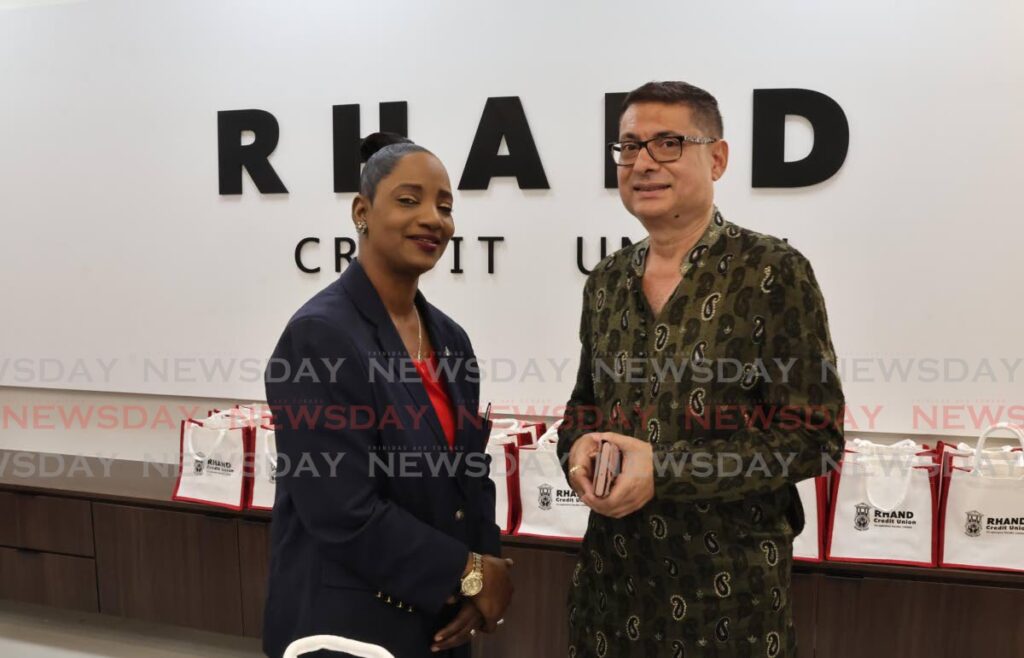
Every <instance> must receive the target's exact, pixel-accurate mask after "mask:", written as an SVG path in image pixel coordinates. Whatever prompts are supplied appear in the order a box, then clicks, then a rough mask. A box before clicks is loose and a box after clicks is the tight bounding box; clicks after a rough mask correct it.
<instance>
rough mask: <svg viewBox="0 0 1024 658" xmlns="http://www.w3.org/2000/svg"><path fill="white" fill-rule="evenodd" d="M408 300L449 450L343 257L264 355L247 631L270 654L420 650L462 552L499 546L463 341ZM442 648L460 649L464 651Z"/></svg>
mask: <svg viewBox="0 0 1024 658" xmlns="http://www.w3.org/2000/svg"><path fill="white" fill-rule="evenodd" d="M416 306H417V307H418V309H419V311H420V314H421V317H422V319H423V321H424V323H425V326H424V329H425V330H426V331H427V332H429V335H430V340H431V343H432V344H433V346H434V349H435V352H436V353H437V355H438V359H439V361H440V366H441V367H440V372H441V373H442V379H444V381H445V382H446V385H447V391H448V394H449V397H450V398H451V400H452V404H453V405H454V407H455V415H456V425H457V431H456V437H455V449H454V450H450V449H449V447H448V443H447V442H446V440H445V438H444V433H443V430H442V428H441V425H440V422H439V421H438V418H437V415H436V413H435V412H434V409H433V407H432V406H431V403H430V399H429V398H428V396H427V393H426V390H425V388H424V387H423V383H422V381H421V380H420V378H419V375H418V373H417V372H416V370H415V367H414V366H413V365H412V363H411V361H410V360H409V358H408V353H407V352H406V349H405V346H404V344H403V343H402V340H401V338H400V337H399V335H398V332H397V330H396V329H395V327H394V324H393V323H392V322H391V318H390V316H389V315H388V313H387V310H386V309H385V307H384V304H383V302H382V301H381V299H380V296H379V295H378V294H377V292H376V290H375V289H374V287H373V285H372V283H371V282H370V280H369V278H368V277H367V276H366V272H365V270H364V269H363V267H362V266H361V265H360V264H359V262H358V260H354V261H353V262H352V264H351V265H350V266H349V267H348V268H347V269H346V271H345V272H344V273H343V274H342V275H341V276H340V277H339V278H338V279H337V280H336V281H335V282H334V283H332V284H330V285H329V286H327V287H326V288H325V289H323V290H322V291H320V292H319V293H317V294H316V295H315V296H314V297H313V298H312V299H310V300H309V301H308V302H306V304H305V305H303V306H302V308H300V309H299V310H298V312H296V313H295V315H294V316H293V317H292V318H291V320H289V322H288V326H287V327H286V328H285V330H284V333H283V334H282V336H281V338H280V341H279V342H278V344H277V347H276V349H275V350H274V354H273V357H272V358H271V360H270V362H269V363H268V366H267V370H266V373H265V376H264V378H265V382H266V391H267V401H268V403H269V404H270V405H271V407H272V408H273V410H274V416H275V425H276V427H277V433H276V434H277V450H278V471H279V473H278V477H277V495H276V499H275V502H274V511H273V523H272V530H271V555H270V579H269V586H268V594H267V602H266V608H265V612H264V624H263V649H264V651H265V652H266V654H267V655H268V656H271V657H272V658H277V657H279V656H281V654H282V653H283V651H284V649H285V647H286V646H287V645H288V644H289V643H290V642H291V641H292V640H294V639H296V638H299V637H305V636H309V635H319V634H329V635H342V636H345V637H348V638H352V639H357V640H362V641H365V642H372V643H374V644H379V645H382V646H384V647H385V648H387V649H388V650H390V651H391V652H392V653H393V654H395V656H397V657H398V658H406V657H412V658H415V657H419V656H436V655H438V654H431V653H430V644H431V642H432V637H433V635H434V634H435V633H436V632H437V631H438V630H439V629H440V628H441V627H442V626H443V625H444V624H445V623H447V621H448V620H449V619H450V618H451V616H452V615H453V614H454V612H455V610H456V609H457V608H455V607H454V606H449V605H446V604H445V599H447V598H448V597H449V596H451V595H452V594H453V593H455V592H456V591H457V589H458V586H459V581H460V578H461V576H462V571H463V569H464V567H465V564H466V560H467V557H468V555H469V551H471V550H472V551H476V552H480V553H490V554H494V555H498V554H499V553H500V542H499V536H498V526H497V525H496V524H495V522H494V485H493V483H492V482H491V480H490V479H489V478H488V468H489V461H488V458H487V457H486V455H485V454H484V447H485V444H486V439H487V436H488V428H487V427H485V426H484V423H483V422H482V419H481V418H480V417H479V415H478V414H477V410H478V408H479V389H480V386H479V376H478V375H479V369H478V368H477V366H476V362H475V358H474V355H473V348H472V345H471V344H470V342H469V338H468V337H467V336H466V333H465V331H463V330H462V328H461V327H460V326H459V325H458V324H456V323H455V322H454V321H453V320H452V319H451V318H449V317H448V316H446V315H445V314H444V313H442V312H441V311H439V310H438V309H436V308H435V307H433V306H431V305H430V304H429V303H428V302H427V301H426V299H424V297H423V295H422V294H420V293H417V295H416ZM325 655H327V654H325ZM333 655H337V654H333ZM442 655H444V654H442ZM448 655H451V656H468V655H469V653H468V645H466V646H464V647H461V648H460V649H458V650H456V651H454V652H452V653H450V654H448Z"/></svg>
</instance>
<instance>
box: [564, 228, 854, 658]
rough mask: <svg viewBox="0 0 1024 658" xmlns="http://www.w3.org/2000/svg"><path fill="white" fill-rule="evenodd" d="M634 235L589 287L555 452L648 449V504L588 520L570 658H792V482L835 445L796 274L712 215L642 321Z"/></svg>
mask: <svg viewBox="0 0 1024 658" xmlns="http://www.w3.org/2000/svg"><path fill="white" fill-rule="evenodd" d="M647 251H648V241H647V240H644V241H642V242H639V243H636V244H633V245H630V246H628V247H626V248H624V249H622V250H620V251H618V252H616V253H614V254H612V255H611V256H609V257H608V258H606V259H605V260H603V261H601V263H600V264H599V265H598V266H597V267H596V268H595V269H594V271H593V272H592V273H591V274H590V276H589V277H588V279H587V283H586V287H585V289H584V295H583V313H582V319H581V323H580V342H581V344H582V353H581V356H580V368H579V372H578V374H577V380H576V385H575V388H574V390H573V392H572V397H571V399H570V400H569V403H568V405H567V411H566V416H565V422H564V423H563V426H562V428H561V429H560V432H559V446H558V448H559V454H560V456H562V457H563V464H564V463H565V460H564V457H565V455H566V454H567V453H568V451H569V450H570V448H571V446H572V443H573V441H574V440H575V439H576V438H578V437H579V436H581V435H583V434H585V433H587V432H590V431H595V430H596V431H614V432H618V433H620V434H626V435H629V436H633V437H635V438H638V439H643V440H646V441H649V442H650V443H652V444H653V448H654V461H655V494H654V499H653V500H651V501H650V502H649V503H648V504H647V505H646V506H644V507H643V508H642V509H640V510H638V511H637V512H634V513H633V514H630V515H628V516H626V517H624V518H622V519H612V518H609V517H605V516H602V515H599V514H597V513H591V515H590V523H589V526H588V529H587V533H586V536H585V538H584V540H583V544H582V546H581V549H580V555H579V561H578V563H577V565H576V570H575V572H574V573H573V576H572V586H571V588H570V594H569V624H570V646H569V650H568V653H569V655H570V656H577V657H580V658H582V657H584V656H586V657H590V656H597V657H599V658H603V657H605V656H610V657H614V658H620V657H624V656H665V657H671V658H682V657H692V656H729V657H733V656H737V657H742V656H767V657H769V658H773V657H776V656H794V655H796V638H795V633H794V631H793V625H792V617H791V604H790V600H789V584H790V567H791V561H792V540H793V536H794V526H796V529H797V530H799V528H800V527H802V522H803V516H802V510H801V509H800V507H799V505H800V503H799V499H798V497H797V494H796V489H795V487H794V486H793V485H794V483H795V482H797V481H799V480H803V479H806V478H809V477H813V476H816V475H820V474H822V473H823V472H824V471H825V470H827V469H828V468H829V467H830V465H834V464H835V463H836V462H838V461H839V457H840V455H841V454H842V450H843V430H842V413H843V406H844V400H843V392H842V388H841V386H840V382H839V379H838V376H837V375H836V370H835V354H834V351H833V347H832V341H831V338H830V336H829V330H828V319H827V317H826V313H825V304H824V300H823V299H822V296H821V292H820V290H819V288H818V284H817V282H816V280H815V278H814V274H813V272H812V270H811V265H810V263H809V262H808V261H807V260H806V259H805V258H804V257H803V256H802V255H801V254H800V253H799V252H798V251H797V250H795V249H794V248H792V247H790V246H789V245H788V244H787V243H786V242H784V241H782V240H779V239H777V238H774V237H771V236H768V235H763V234H760V233H755V232H753V231H749V230H747V229H743V228H741V227H739V226H736V225H735V224H732V223H730V222H727V221H725V220H724V219H723V217H722V215H721V213H720V212H719V211H718V209H717V208H716V209H714V214H713V217H712V220H711V222H710V223H709V224H708V228H707V229H706V231H705V232H704V234H703V236H702V237H701V238H700V240H699V241H698V242H697V244H696V245H695V246H694V247H693V249H691V250H690V252H689V254H688V255H687V257H686V258H685V259H684V262H683V263H682V264H681V266H680V268H681V272H682V280H681V282H680V284H679V286H678V287H677V288H676V290H675V291H674V292H673V294H672V296H671V297H670V298H669V300H668V301H667V302H666V304H665V306H664V308H663V309H662V311H661V312H660V314H659V315H658V316H657V317H655V315H654V314H653V312H652V310H651V308H650V307H649V305H648V303H647V300H646V297H645V295H644V294H643V289H642V277H643V274H644V268H645V264H646V256H647Z"/></svg>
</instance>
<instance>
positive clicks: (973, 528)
mask: <svg viewBox="0 0 1024 658" xmlns="http://www.w3.org/2000/svg"><path fill="white" fill-rule="evenodd" d="M1000 430H1005V431H1010V432H1012V433H1013V434H1015V435H1016V437H1017V439H1018V440H1019V441H1020V443H1021V446H1022V447H1024V430H1022V429H1021V428H1020V427H1018V426H1015V425H1010V424H1008V423H999V424H997V425H993V426H991V427H989V428H988V429H986V430H985V431H984V432H983V433H982V434H981V437H979V438H978V445H977V448H976V449H973V450H972V449H970V448H969V447H967V446H960V450H959V452H973V454H970V455H969V458H970V464H969V466H960V465H958V464H959V463H962V462H958V458H962V457H963V455H955V454H949V455H948V456H947V464H946V468H947V471H948V475H947V476H946V477H944V478H943V482H942V487H943V496H942V509H941V511H940V518H941V519H942V521H941V523H942V529H941V542H940V548H939V551H940V553H939V563H940V565H941V566H943V567H953V568H965V569H982V570H994V571H1024V452H1021V451H1019V450H1013V451H1010V450H1002V449H999V450H986V449H985V442H986V440H987V439H988V437H989V436H990V435H991V434H993V433H995V432H997V431H1000Z"/></svg>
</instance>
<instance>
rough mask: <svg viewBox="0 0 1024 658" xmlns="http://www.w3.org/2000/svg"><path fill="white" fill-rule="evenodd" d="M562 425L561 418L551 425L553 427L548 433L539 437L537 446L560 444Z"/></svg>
mask: <svg viewBox="0 0 1024 658" xmlns="http://www.w3.org/2000/svg"><path fill="white" fill-rule="evenodd" d="M561 424H562V419H561V418H559V419H558V420H557V421H555V422H554V423H553V424H552V425H551V427H549V428H548V431H547V432H544V433H543V434H541V435H540V436H539V437H537V445H540V444H542V443H558V428H559V427H560V426H561Z"/></svg>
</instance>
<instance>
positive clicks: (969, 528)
mask: <svg viewBox="0 0 1024 658" xmlns="http://www.w3.org/2000/svg"><path fill="white" fill-rule="evenodd" d="M981 517H982V514H981V512H974V511H972V512H967V525H966V527H965V528H964V532H965V533H966V534H967V536H968V537H980V536H981Z"/></svg>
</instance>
